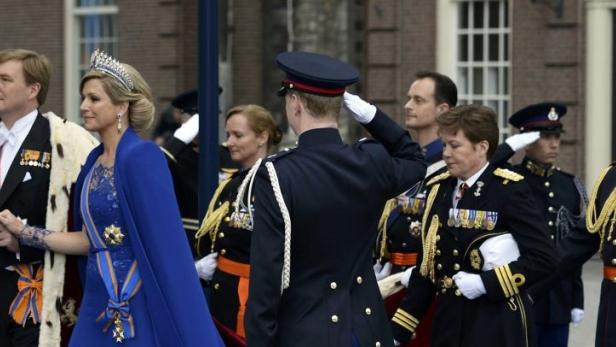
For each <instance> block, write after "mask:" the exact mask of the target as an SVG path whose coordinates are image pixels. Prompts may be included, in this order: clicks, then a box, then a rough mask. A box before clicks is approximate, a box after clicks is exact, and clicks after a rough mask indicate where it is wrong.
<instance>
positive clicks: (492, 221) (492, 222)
mask: <svg viewBox="0 0 616 347" xmlns="http://www.w3.org/2000/svg"><path fill="white" fill-rule="evenodd" d="M486 213H487V221H486V229H488V230H494V228H495V227H496V221H497V220H498V212H491V211H488V212H486Z"/></svg>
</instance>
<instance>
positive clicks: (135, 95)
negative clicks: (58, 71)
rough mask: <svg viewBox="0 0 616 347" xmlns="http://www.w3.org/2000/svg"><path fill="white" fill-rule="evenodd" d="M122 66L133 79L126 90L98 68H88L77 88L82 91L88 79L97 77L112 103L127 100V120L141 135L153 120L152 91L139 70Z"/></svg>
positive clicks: (125, 65) (126, 65)
mask: <svg viewBox="0 0 616 347" xmlns="http://www.w3.org/2000/svg"><path fill="white" fill-rule="evenodd" d="M122 66H123V67H124V69H125V70H126V72H127V73H128V75H129V76H130V78H131V79H132V81H133V84H134V87H133V89H132V90H128V88H126V87H125V86H124V85H123V84H122V83H121V82H120V81H119V80H118V79H117V78H115V77H113V76H110V75H107V74H105V73H103V72H101V71H98V70H90V71H89V72H88V73H86V74H85V76H83V78H82V79H81V83H80V84H79V90H80V91H83V87H84V85H85V83H86V82H87V81H88V80H91V79H94V78H96V79H99V80H100V81H101V83H102V84H103V88H104V90H105V93H107V95H109V98H110V99H111V102H112V103H113V104H114V105H118V104H120V103H123V102H128V122H129V124H130V126H131V127H132V128H133V129H135V131H136V132H137V133H139V134H141V135H143V134H145V132H146V131H147V130H148V129H149V128H150V126H152V123H153V122H154V112H155V107H154V102H153V98H152V91H151V89H150V86H149V85H148V83H147V82H146V81H145V79H143V77H142V76H141V74H140V73H139V71H137V70H136V69H135V68H134V67H132V66H130V65H128V64H122Z"/></svg>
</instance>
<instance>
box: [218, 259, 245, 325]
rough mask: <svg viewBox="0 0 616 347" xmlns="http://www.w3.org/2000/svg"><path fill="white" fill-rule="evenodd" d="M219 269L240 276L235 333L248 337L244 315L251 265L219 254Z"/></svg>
mask: <svg viewBox="0 0 616 347" xmlns="http://www.w3.org/2000/svg"><path fill="white" fill-rule="evenodd" d="M218 270H220V271H223V272H226V273H228V274H231V275H234V276H237V277H239V282H238V285H237V296H238V299H239V304H240V306H239V309H238V310H237V323H236V328H235V333H236V334H238V335H239V336H241V337H246V331H245V330H244V316H245V315H246V302H247V301H248V283H249V280H248V277H250V265H249V264H244V263H240V262H237V261H233V260H231V259H229V258H225V257H223V256H219V257H218Z"/></svg>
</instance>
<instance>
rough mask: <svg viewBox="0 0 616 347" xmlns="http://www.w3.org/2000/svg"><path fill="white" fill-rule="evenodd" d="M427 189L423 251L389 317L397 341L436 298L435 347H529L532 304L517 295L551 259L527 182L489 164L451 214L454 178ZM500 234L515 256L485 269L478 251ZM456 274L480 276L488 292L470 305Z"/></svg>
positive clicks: (437, 181)
mask: <svg viewBox="0 0 616 347" xmlns="http://www.w3.org/2000/svg"><path fill="white" fill-rule="evenodd" d="M427 185H428V189H429V191H430V193H429V195H428V201H427V202H426V211H425V214H424V219H423V220H424V222H425V223H424V224H425V226H424V229H423V231H422V238H423V240H424V247H423V251H422V252H421V253H420V256H419V258H418V259H419V260H418V266H417V268H416V271H414V272H413V274H412V277H411V280H410V284H409V289H408V290H407V295H406V297H405V299H404V300H403V302H402V304H401V306H400V308H399V309H398V311H397V312H396V313H395V315H394V317H393V319H392V320H393V329H394V336H395V337H396V340H398V341H399V342H405V341H408V339H409V338H410V337H411V334H412V333H413V332H414V330H415V328H416V327H417V325H418V324H419V321H420V320H421V318H422V316H423V315H424V313H425V312H426V310H427V309H428V307H429V305H430V303H431V302H432V300H433V298H434V297H435V295H436V299H435V300H436V301H435V305H436V311H435V316H434V320H433V323H432V336H431V345H432V346H465V347H466V346H469V347H470V346H529V345H533V339H534V338H533V331H532V324H529V323H531V322H532V319H531V317H529V313H530V312H529V309H530V307H529V305H528V304H527V302H526V301H527V299H526V297H525V295H521V294H522V293H523V291H524V289H525V288H526V287H527V286H528V285H529V284H532V283H533V282H535V281H537V280H538V279H539V278H540V277H541V276H544V275H546V274H547V273H549V272H550V271H552V270H553V269H554V268H555V266H556V259H555V258H554V253H555V252H554V248H553V246H552V245H551V241H550V239H549V237H548V236H547V227H546V225H545V223H544V222H543V219H542V217H541V215H540V214H539V212H538V211H537V209H536V208H535V206H534V202H533V197H532V194H531V192H530V190H529V188H528V185H527V184H526V183H525V182H524V181H523V178H522V176H520V175H518V174H516V173H514V172H512V171H509V170H504V169H495V168H494V167H493V166H492V165H491V164H490V165H488V167H487V168H486V169H485V171H484V172H483V173H482V174H481V176H480V177H479V179H478V180H477V181H476V182H475V184H473V186H472V187H471V188H470V189H469V190H468V191H467V192H466V193H465V194H464V196H463V197H462V199H461V200H460V201H459V202H458V205H457V209H458V210H457V211H455V210H453V209H452V207H453V201H452V196H453V193H454V189H455V187H456V185H457V179H456V178H453V177H450V176H449V173H448V172H446V173H444V174H442V175H440V176H437V177H435V178H433V179H432V180H431V181H429V182H428V183H427ZM431 200H432V201H431ZM454 212H455V213H454ZM503 233H510V234H511V235H512V236H513V238H514V239H515V241H516V242H517V244H518V248H519V250H520V257H519V258H518V259H517V260H515V261H512V262H510V263H509V264H504V265H501V266H497V267H495V268H494V269H492V270H488V271H485V272H483V271H482V267H483V258H482V255H481V252H480V251H479V249H478V248H479V246H481V244H482V242H483V241H485V240H486V239H488V238H490V237H493V236H496V235H500V234H503ZM426 252H427V253H428V254H429V256H426V257H424V256H423V253H426ZM458 271H465V272H468V273H475V274H479V275H480V276H481V280H482V281H483V284H484V286H485V289H486V292H487V294H486V295H482V296H480V297H478V298H476V299H474V300H469V299H467V298H465V297H464V296H462V295H461V293H460V291H459V290H458V289H457V288H456V286H455V282H454V281H453V279H452V277H453V275H455V274H456V273H457V272H458Z"/></svg>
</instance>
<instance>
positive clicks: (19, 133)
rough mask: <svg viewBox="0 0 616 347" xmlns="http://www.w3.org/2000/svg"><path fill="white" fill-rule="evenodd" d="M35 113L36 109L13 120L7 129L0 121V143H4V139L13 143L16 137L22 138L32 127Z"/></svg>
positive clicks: (36, 113)
mask: <svg viewBox="0 0 616 347" xmlns="http://www.w3.org/2000/svg"><path fill="white" fill-rule="evenodd" d="M37 115H38V110H37V109H34V110H33V111H32V112H30V113H28V114H27V115H25V116H23V117H21V118H19V119H18V120H17V121H15V123H14V124H13V126H12V127H11V129H8V128H7V127H6V125H5V124H4V122H2V123H0V143H4V141H5V140H6V141H8V142H9V144H10V145H13V144H14V143H15V141H16V140H17V139H23V138H24V137H25V136H26V135H27V134H28V132H29V131H30V128H32V124H34V121H35V120H36V116H37Z"/></svg>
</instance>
